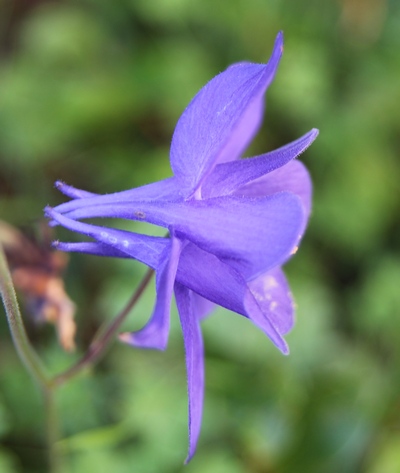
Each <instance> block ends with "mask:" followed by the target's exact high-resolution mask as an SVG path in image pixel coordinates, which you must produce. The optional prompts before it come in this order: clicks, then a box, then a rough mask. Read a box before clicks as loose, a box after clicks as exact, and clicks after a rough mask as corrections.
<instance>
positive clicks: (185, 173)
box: [46, 34, 318, 461]
mask: <svg viewBox="0 0 400 473" xmlns="http://www.w3.org/2000/svg"><path fill="white" fill-rule="evenodd" d="M282 50H283V37H282V34H278V36H277V38H276V41H275V45H274V49H273V52H272V56H271V58H270V60H269V61H268V63H267V64H253V63H239V64H235V65H233V66H231V67H229V68H228V69H227V70H226V71H224V72H222V73H221V74H219V75H218V76H216V77H215V78H214V79H212V80H211V81H210V82H209V83H208V84H207V85H205V86H204V87H203V88H202V89H201V90H200V92H199V93H198V94H197V95H196V96H195V97H194V99H193V100H192V101H191V103H190V104H189V105H188V107H187V108H186V110H185V111H184V112H183V114H182V116H181V118H180V119H179V121H178V124H177V126H176V129H175V132H174V135H173V139H172V144H171V167H172V170H173V174H174V176H173V177H170V178H167V179H165V180H163V181H160V182H156V183H153V184H149V185H146V186H143V187H139V188H136V189H131V190H128V191H124V192H118V193H115V194H109V195H105V196H101V195H95V194H91V193H89V192H86V191H82V190H78V189H75V188H72V187H70V186H67V185H66V184H64V183H61V182H58V183H57V187H58V188H59V189H60V190H61V191H62V192H63V193H64V194H66V195H67V196H69V197H71V198H72V199H73V200H71V201H70V202H68V203H65V204H62V205H59V206H58V207H56V208H55V209H51V208H47V209H46V213H47V215H48V216H49V217H50V218H51V219H52V222H53V224H61V225H63V226H64V227H66V228H69V229H70V230H73V231H76V232H79V233H82V234H84V235H87V236H89V237H91V238H93V239H94V240H95V241H93V242H83V243H59V242H58V243H57V246H58V248H59V249H62V250H65V251H78V252H85V253H91V254H96V255H102V256H115V257H123V258H134V259H137V260H139V261H141V262H143V263H144V264H146V265H148V266H150V267H152V268H154V269H155V270H156V291H157V298H156V303H155V307H154V310H153V313H152V315H151V317H150V319H149V321H148V323H147V324H146V325H145V327H144V328H143V329H141V330H139V331H137V332H133V333H127V334H123V335H121V339H122V340H123V341H125V342H127V343H129V344H131V345H134V346H138V347H146V348H156V349H165V347H166V345H167V340H168V333H169V317H170V304H171V298H172V292H173V291H174V292H175V298H176V303H177V307H178V312H179V317H180V321H181V325H182V331H183V338H184V344H185V351H186V366H187V376H188V393H189V453H188V457H187V461H188V460H190V458H191V457H192V456H193V454H194V452H195V449H196V444H197V440H198V436H199V432H200V425H201V415H202V406H203V392H204V355H203V342H202V336H201V331H200V321H201V319H202V318H203V317H205V316H206V315H207V314H208V313H209V312H210V311H211V310H212V309H213V307H214V305H215V304H217V305H220V306H222V307H226V308H228V309H230V310H232V311H234V312H237V313H239V314H241V315H243V316H245V317H247V318H248V319H250V320H251V321H252V322H253V323H254V324H255V325H256V326H257V327H259V328H260V329H261V330H263V331H264V332H265V333H266V335H267V336H268V337H269V338H270V339H271V340H272V342H273V343H274V344H275V345H276V346H277V347H278V348H279V349H280V350H281V351H282V352H283V353H285V354H287V353H288V348H287V345H286V342H285V340H284V339H283V335H285V334H286V333H287V332H288V331H289V330H290V328H291V327H292V325H293V302H292V298H291V294H290V290H289V287H288V284H287V281H286V279H285V276H284V274H283V272H282V270H281V269H280V266H281V265H282V264H283V263H284V262H285V261H286V260H287V259H288V258H290V256H291V255H292V254H293V253H294V252H295V251H296V249H297V246H298V244H299V241H300V238H301V236H302V235H303V233H304V230H305V226H306V222H307V219H308V215H309V213H310V201H311V182H310V179H309V176H308V173H307V171H306V169H305V167H304V166H303V165H302V164H301V163H300V162H299V161H296V160H294V158H296V157H297V156H298V155H299V154H300V153H302V152H303V151H304V150H305V149H306V148H307V147H308V146H309V145H310V144H311V143H312V142H313V140H314V139H315V138H316V136H317V134H318V131H317V130H315V129H313V130H311V131H310V132H309V133H307V134H305V135H304V136H303V137H301V138H299V139H298V140H296V141H294V142H292V143H290V144H288V145H286V146H283V147H282V148H279V149H277V150H275V151H272V152H269V153H266V154H263V155H260V156H256V157H254V158H252V159H239V158H240V157H241V155H242V153H243V151H244V150H245V148H246V147H247V145H248V144H249V142H250V141H251V139H252V138H253V136H254V135H255V133H256V131H257V130H258V128H259V126H260V123H261V119H262V115H263V110H264V94H265V92H266V90H267V88H268V86H269V85H270V83H271V81H272V80H273V78H274V75H275V72H276V69H277V67H278V64H279V60H280V57H281V55H282ZM91 217H116V218H124V219H131V220H140V221H145V222H148V223H151V224H154V225H158V226H161V227H165V228H166V229H167V230H168V232H169V236H168V237H165V238H161V237H152V236H148V235H140V234H136V233H133V232H127V231H122V230H116V229H111V228H106V227H101V226H97V225H92V224H88V223H84V222H81V219H85V218H91Z"/></svg>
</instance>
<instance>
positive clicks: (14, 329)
mask: <svg viewBox="0 0 400 473" xmlns="http://www.w3.org/2000/svg"><path fill="white" fill-rule="evenodd" d="M0 293H1V298H2V300H3V304H4V308H5V310H6V316H7V320H8V324H9V326H10V331H11V336H12V339H13V342H14V346H15V348H16V350H17V353H18V355H19V357H20V359H21V361H22V363H23V364H24V366H25V367H26V369H27V371H28V372H29V373H30V374H31V375H32V377H33V379H34V380H35V381H36V383H37V385H38V386H39V387H40V389H41V391H42V393H43V397H44V404H45V409H46V420H47V428H46V432H47V442H48V449H49V464H50V468H49V471H51V473H58V472H59V471H60V456H59V454H58V450H57V444H56V442H57V440H58V421H57V412H56V406H55V402H54V387H53V386H52V383H51V380H50V378H49V377H48V376H47V374H46V371H45V369H44V367H43V365H42V363H41V361H40V359H39V357H38V355H37V354H36V352H35V350H34V349H33V347H32V345H31V344H30V342H29V339H28V335H27V334H26V331H25V326H24V323H23V320H22V316H21V312H20V310H19V305H18V301H17V296H16V294H15V290H14V285H13V283H12V279H11V274H10V270H9V268H8V264H7V260H6V257H5V254H4V251H3V247H2V245H1V244H0Z"/></svg>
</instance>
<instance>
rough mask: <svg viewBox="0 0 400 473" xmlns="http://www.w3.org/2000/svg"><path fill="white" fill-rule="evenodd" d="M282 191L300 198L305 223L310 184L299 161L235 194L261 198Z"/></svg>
mask: <svg viewBox="0 0 400 473" xmlns="http://www.w3.org/2000/svg"><path fill="white" fill-rule="evenodd" d="M283 191H287V192H291V193H293V194H295V195H297V196H298V197H299V198H300V200H301V202H302V204H303V207H304V211H305V219H304V223H306V222H307V219H308V216H309V214H310V211H311V195H312V183H311V179H310V175H309V173H308V171H307V169H306V167H305V166H304V164H303V163H302V162H301V161H297V160H294V161H291V162H290V163H288V164H286V166H283V167H281V168H279V169H276V170H275V171H273V172H271V173H270V174H266V175H265V176H263V177H261V178H259V179H256V180H255V181H253V182H251V183H249V184H246V185H245V186H243V187H241V188H239V189H238V190H237V191H236V192H235V194H236V195H240V196H246V197H262V196H265V195H271V194H275V193H277V192H283Z"/></svg>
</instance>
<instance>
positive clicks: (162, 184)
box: [55, 177, 180, 213]
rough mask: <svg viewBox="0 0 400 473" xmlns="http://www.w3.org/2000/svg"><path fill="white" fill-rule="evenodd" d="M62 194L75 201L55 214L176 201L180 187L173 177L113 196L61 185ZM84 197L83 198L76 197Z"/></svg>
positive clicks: (62, 205) (61, 207)
mask: <svg viewBox="0 0 400 473" xmlns="http://www.w3.org/2000/svg"><path fill="white" fill-rule="evenodd" d="M57 187H58V186H57ZM58 188H59V189H60V190H61V191H62V192H64V193H66V194H67V195H69V196H70V197H73V198H74V199H75V200H72V201H70V202H65V203H64V204H61V205H59V206H57V207H55V210H56V212H59V213H67V212H72V211H75V210H79V209H84V208H86V207H89V206H99V205H103V204H119V203H121V202H122V203H128V202H130V203H131V205H134V204H135V202H140V201H147V200H151V201H153V200H167V201H176V200H179V199H180V187H179V183H178V181H177V180H176V179H175V178H174V177H170V178H168V179H164V180H162V181H157V182H153V183H151V184H147V185H145V186H141V187H136V188H134V189H129V190H126V191H122V192H115V193H113V194H105V195H96V194H91V193H89V192H88V193H85V191H81V190H78V189H74V188H73V187H71V186H67V185H66V184H63V185H62V187H58ZM80 195H82V196H85V198H82V197H77V196H80Z"/></svg>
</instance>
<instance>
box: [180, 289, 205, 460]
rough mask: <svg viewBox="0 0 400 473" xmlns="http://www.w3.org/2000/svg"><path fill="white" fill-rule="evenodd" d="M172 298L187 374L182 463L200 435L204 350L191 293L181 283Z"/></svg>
mask: <svg viewBox="0 0 400 473" xmlns="http://www.w3.org/2000/svg"><path fill="white" fill-rule="evenodd" d="M175 298H176V304H177V307H178V312H179V318H180V321H181V326H182V333H183V341H184V345H185V354H186V371H187V383H188V397H189V452H188V456H187V458H186V460H185V463H188V462H189V461H190V459H191V458H192V457H193V455H194V453H195V451H196V446H197V441H198V438H199V435H200V428H201V418H202V414H203V399H204V347H203V337H202V334H201V329H200V322H199V316H198V314H197V313H196V305H195V304H194V301H193V299H192V293H191V291H189V289H187V288H186V287H184V286H182V285H181V284H178V283H177V284H176V285H175Z"/></svg>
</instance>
